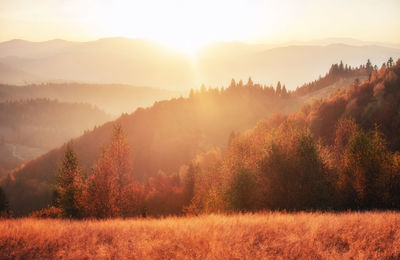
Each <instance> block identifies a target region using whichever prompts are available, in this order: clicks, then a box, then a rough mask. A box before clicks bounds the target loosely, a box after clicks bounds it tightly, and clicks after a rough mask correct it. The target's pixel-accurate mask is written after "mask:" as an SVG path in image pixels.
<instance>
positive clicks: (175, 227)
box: [0, 212, 400, 259]
mask: <svg viewBox="0 0 400 260" xmlns="http://www.w3.org/2000/svg"><path fill="white" fill-rule="evenodd" d="M399 257H400V213H395V212H366V213H343V214H333V213H295V214H284V213H259V214H245V215H230V216H226V215H205V216H200V217H182V218H175V217H171V218H165V219H131V220H121V219H116V220H104V221H97V220H85V221H67V220H50V219H49V220H45V219H29V218H25V219H14V220H1V221H0V259H3V258H21V259H31V258H46V259H55V258H68V259H81V258H96V259H105V258H107V259H110V258H111V259H126V258H129V259H261V258H262V259H265V258H272V259H279V258H283V259H287V258H306V259H326V258H333V259H348V258H356V259H360V258H361V259H364V258H379V259H382V258H395V259H398V258H399Z"/></svg>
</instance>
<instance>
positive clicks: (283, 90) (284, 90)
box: [281, 85, 288, 97]
mask: <svg viewBox="0 0 400 260" xmlns="http://www.w3.org/2000/svg"><path fill="white" fill-rule="evenodd" d="M281 96H282V97H287V96H288V92H287V90H286V86H285V85H283V87H282V93H281Z"/></svg>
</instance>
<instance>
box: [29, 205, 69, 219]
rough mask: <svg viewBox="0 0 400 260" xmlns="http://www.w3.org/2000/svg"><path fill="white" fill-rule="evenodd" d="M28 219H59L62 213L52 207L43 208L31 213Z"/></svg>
mask: <svg viewBox="0 0 400 260" xmlns="http://www.w3.org/2000/svg"><path fill="white" fill-rule="evenodd" d="M29 217H32V218H61V217H62V212H61V209H59V208H56V207H54V206H51V207H48V208H44V209H41V210H38V211H34V212H32V213H31V214H30V215H29Z"/></svg>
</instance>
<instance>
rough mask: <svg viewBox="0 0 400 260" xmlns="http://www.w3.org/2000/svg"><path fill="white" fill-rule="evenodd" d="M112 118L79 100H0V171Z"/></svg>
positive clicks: (36, 155)
mask: <svg viewBox="0 0 400 260" xmlns="http://www.w3.org/2000/svg"><path fill="white" fill-rule="evenodd" d="M111 119H112V117H111V116H109V115H107V114H106V113H104V112H103V111H101V110H99V109H97V108H95V107H93V106H91V105H89V104H83V103H62V102H58V101H52V100H48V99H30V100H19V101H13V102H2V103H0V154H1V156H0V173H1V172H3V171H7V170H11V169H13V168H15V167H18V166H19V165H20V164H21V163H22V162H25V161H27V160H30V159H32V158H35V157H38V156H39V155H41V154H44V153H45V152H47V151H48V150H50V149H51V148H54V147H57V146H59V145H61V144H63V143H64V142H66V141H67V140H69V139H71V138H72V137H75V136H79V135H81V134H83V132H84V131H85V130H89V129H92V128H93V127H94V126H96V125H101V124H103V123H104V122H106V121H109V120H111Z"/></svg>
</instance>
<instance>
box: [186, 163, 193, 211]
mask: <svg viewBox="0 0 400 260" xmlns="http://www.w3.org/2000/svg"><path fill="white" fill-rule="evenodd" d="M194 184H195V168H194V165H193V163H191V164H190V165H189V169H188V170H187V172H186V175H185V179H184V204H185V205H189V204H190V202H191V201H192V198H193V196H194Z"/></svg>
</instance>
